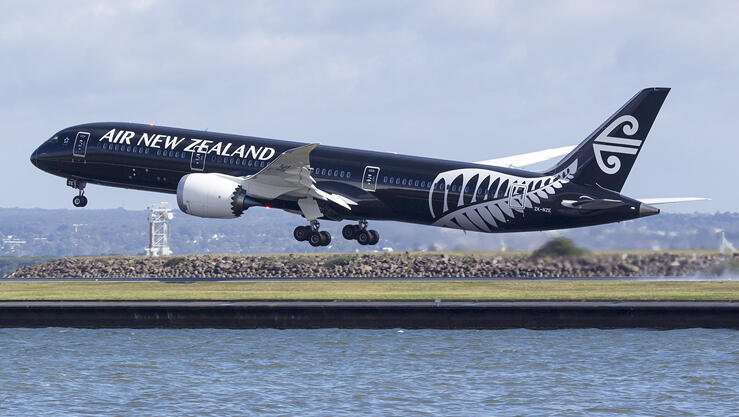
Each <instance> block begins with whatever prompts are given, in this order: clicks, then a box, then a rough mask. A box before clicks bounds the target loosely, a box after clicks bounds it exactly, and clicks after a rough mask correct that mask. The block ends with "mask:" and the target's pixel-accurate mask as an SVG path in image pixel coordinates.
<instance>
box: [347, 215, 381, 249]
mask: <svg viewBox="0 0 739 417" xmlns="http://www.w3.org/2000/svg"><path fill="white" fill-rule="evenodd" d="M341 235H342V236H343V237H344V239H347V240H356V241H357V242H359V244H360V245H376V244H377V242H379V241H380V234H379V233H377V230H367V221H366V220H362V221H360V222H359V224H347V225H346V226H344V228H343V229H341Z"/></svg>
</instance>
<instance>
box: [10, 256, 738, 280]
mask: <svg viewBox="0 0 739 417" xmlns="http://www.w3.org/2000/svg"><path fill="white" fill-rule="evenodd" d="M737 266H739V255H737V254H720V253H717V252H705V251H692V252H690V251H679V252H610V251H609V252H595V253H589V254H585V255H581V256H573V257H558V258H538V259H535V258H532V257H531V255H530V254H529V253H525V252H524V253H522V252H516V253H501V252H470V253H456V252H450V253H433V252H410V253H409V252H402V253H400V252H393V253H329V254H284V255H280V254H277V255H186V256H165V257H157V258H150V257H143V256H100V257H77V258H60V259H55V260H52V261H50V262H46V263H43V264H37V265H28V266H23V267H20V268H18V269H17V270H15V271H14V272H12V273H10V274H8V275H6V276H5V278H12V279H22V278H70V279H74V278H99V277H109V278H141V279H146V278H168V277H183V278H239V277H244V278H303V277H312V278H337V279H338V278H390V277H407V278H434V277H446V278H471V277H479V278H501V279H502V278H584V277H638V276H675V277H685V276H696V277H700V276H712V277H715V276H720V275H721V274H723V273H725V272H726V271H729V270H731V269H732V268H736V267H737Z"/></svg>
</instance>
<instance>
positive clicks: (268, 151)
mask: <svg viewBox="0 0 739 417" xmlns="http://www.w3.org/2000/svg"><path fill="white" fill-rule="evenodd" d="M274 155H275V150H274V149H273V148H264V149H263V150H262V152H261V153H260V154H259V159H260V160H262V161H266V160H267V159H269V158H272V157H273V156H274Z"/></svg>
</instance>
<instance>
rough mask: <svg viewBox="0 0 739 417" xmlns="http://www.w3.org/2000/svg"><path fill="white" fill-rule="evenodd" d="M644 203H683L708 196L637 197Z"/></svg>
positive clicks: (700, 199) (703, 199) (701, 199)
mask: <svg viewBox="0 0 739 417" xmlns="http://www.w3.org/2000/svg"><path fill="white" fill-rule="evenodd" d="M637 200H639V201H641V202H642V203H644V204H667V203H685V202H687V201H706V200H710V198H705V197H674V198H669V197H668V198H637Z"/></svg>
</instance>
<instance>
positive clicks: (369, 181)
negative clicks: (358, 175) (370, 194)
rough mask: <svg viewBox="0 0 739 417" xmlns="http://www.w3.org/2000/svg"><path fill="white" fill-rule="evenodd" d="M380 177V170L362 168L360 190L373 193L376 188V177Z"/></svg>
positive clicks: (368, 167)
mask: <svg viewBox="0 0 739 417" xmlns="http://www.w3.org/2000/svg"><path fill="white" fill-rule="evenodd" d="M379 175H380V168H378V167H371V166H366V167H364V175H362V189H364V190H365V191H375V189H376V188H377V177H378V176H379Z"/></svg>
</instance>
